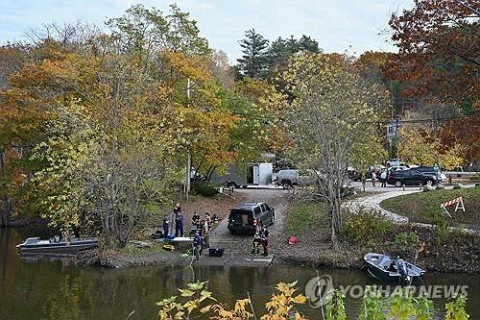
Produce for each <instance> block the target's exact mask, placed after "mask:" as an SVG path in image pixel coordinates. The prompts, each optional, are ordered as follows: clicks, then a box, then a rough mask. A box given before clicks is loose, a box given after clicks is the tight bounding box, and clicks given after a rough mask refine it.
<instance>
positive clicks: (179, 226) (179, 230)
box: [175, 211, 183, 237]
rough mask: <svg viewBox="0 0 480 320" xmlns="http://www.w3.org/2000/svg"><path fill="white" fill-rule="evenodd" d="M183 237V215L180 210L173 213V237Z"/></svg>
mask: <svg viewBox="0 0 480 320" xmlns="http://www.w3.org/2000/svg"><path fill="white" fill-rule="evenodd" d="M178 236H180V237H183V215H182V211H177V213H175V237H178Z"/></svg>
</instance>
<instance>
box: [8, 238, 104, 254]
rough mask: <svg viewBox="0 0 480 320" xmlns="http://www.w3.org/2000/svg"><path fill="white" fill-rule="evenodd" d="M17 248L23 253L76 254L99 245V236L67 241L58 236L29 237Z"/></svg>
mask: <svg viewBox="0 0 480 320" xmlns="http://www.w3.org/2000/svg"><path fill="white" fill-rule="evenodd" d="M16 247H17V249H18V250H19V251H20V252H21V253H22V254H23V253H28V254H52V255H75V254H77V253H79V252H80V251H85V250H89V249H93V248H96V247H98V238H75V237H72V238H70V241H69V242H68V243H67V242H66V241H65V240H64V239H60V238H59V237H58V236H55V237H51V238H50V239H48V240H42V239H40V237H32V238H27V239H26V240H25V241H24V242H23V243H20V244H17V246H16Z"/></svg>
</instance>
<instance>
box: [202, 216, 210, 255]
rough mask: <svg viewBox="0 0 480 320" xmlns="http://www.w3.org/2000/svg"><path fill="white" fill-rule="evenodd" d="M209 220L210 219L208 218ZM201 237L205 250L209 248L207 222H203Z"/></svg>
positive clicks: (208, 226)
mask: <svg viewBox="0 0 480 320" xmlns="http://www.w3.org/2000/svg"><path fill="white" fill-rule="evenodd" d="M208 218H210V217H208ZM202 235H203V240H204V243H205V247H206V248H210V243H209V240H210V225H209V224H208V221H207V220H205V221H204V223H203V225H202Z"/></svg>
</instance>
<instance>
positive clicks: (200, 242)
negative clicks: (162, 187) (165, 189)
mask: <svg viewBox="0 0 480 320" xmlns="http://www.w3.org/2000/svg"><path fill="white" fill-rule="evenodd" d="M171 220H175V237H179V236H180V237H183V234H184V232H183V227H184V217H183V214H182V208H181V207H180V204H179V203H177V204H176V205H175V207H174V208H173V217H172V214H168V213H166V214H164V216H163V237H165V238H167V237H168V236H173V227H172V226H171ZM219 220H220V218H219V217H218V216H217V215H214V216H213V217H210V214H209V213H208V212H206V213H205V215H204V217H203V219H202V218H201V217H200V215H199V214H198V212H196V211H194V213H193V216H192V232H191V234H190V236H192V235H193V247H194V254H195V258H196V260H197V261H199V260H200V255H201V252H202V250H203V248H210V242H209V239H210V230H211V227H212V223H213V222H214V221H219ZM269 235H270V233H269V231H268V230H267V228H266V227H265V226H263V224H261V225H259V226H257V228H256V231H255V235H254V236H253V245H252V254H255V253H256V254H260V246H262V247H263V255H264V256H268V236H269Z"/></svg>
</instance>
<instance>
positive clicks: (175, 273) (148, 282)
mask: <svg viewBox="0 0 480 320" xmlns="http://www.w3.org/2000/svg"><path fill="white" fill-rule="evenodd" d="M34 235H39V236H44V235H43V234H42V233H41V232H35V233H32V231H31V230H30V231H27V230H18V229H12V228H10V229H1V228H0V319H1V320H32V319H35V320H37V319H42V320H43V319H44V320H62V319H65V320H67V319H68V320H77V319H78V320H93V319H95V320H97V319H102V320H103V319H106V320H109V319H112V320H113V319H115V320H118V319H127V318H128V316H129V315H130V314H131V316H130V318H129V319H131V320H135V319H142V320H146V319H158V317H157V314H158V307H157V306H156V305H155V303H156V302H157V301H160V300H161V299H163V298H166V297H169V296H170V295H174V294H177V293H178V291H177V290H176V289H177V288H183V287H184V286H185V284H187V283H189V282H191V281H192V280H193V279H195V280H200V281H208V288H209V290H211V291H213V292H214V295H215V297H217V298H218V299H219V300H220V301H221V302H225V303H228V304H230V305H231V304H232V302H233V301H235V300H236V299H240V298H245V297H246V295H247V292H250V295H251V297H252V299H253V301H254V306H255V309H256V311H257V313H258V312H259V311H262V310H263V304H264V303H265V302H266V301H267V300H268V299H269V294H270V293H271V292H273V291H274V288H275V285H276V284H277V283H278V282H281V281H283V282H291V281H294V280H298V287H299V288H300V289H301V291H303V290H304V287H305V285H306V284H307V282H308V281H309V280H310V279H311V278H312V277H315V275H316V273H315V270H313V269H311V268H304V267H293V266H280V265H273V266H271V267H269V268H258V269H249V268H237V267H225V268H224V267H202V268H196V269H195V270H194V272H192V271H191V270H190V269H188V270H179V269H175V268H171V267H168V266H157V267H148V268H140V269H133V270H106V269H97V268H92V269H84V268H78V267H74V266H73V265H72V264H71V263H70V264H69V263H68V262H66V261H63V262H62V261H58V260H53V261H52V260H47V259H39V260H31V259H30V260H25V259H21V258H20V257H19V256H18V255H17V254H16V249H15V245H16V244H18V243H20V242H22V241H23V240H24V239H25V238H26V237H27V236H34ZM319 271H320V274H321V275H330V276H331V277H332V279H333V284H334V286H344V287H345V286H349V285H361V286H365V285H368V284H374V283H375V281H374V280H373V279H371V278H370V277H368V276H367V274H366V273H364V272H362V271H352V270H349V271H346V270H331V269H322V270H319ZM425 283H426V284H428V285H451V284H455V285H467V286H468V298H469V302H468V306H467V308H468V311H469V313H470V315H471V319H480V303H479V302H480V276H470V275H448V274H447V275H446V274H429V275H428V276H427V277H426V278H425ZM353 293H354V295H355V294H357V292H355V291H353ZM346 302H347V312H348V315H349V319H356V314H355V312H356V310H358V306H359V304H360V302H359V300H358V299H353V298H348V297H347V300H346ZM435 302H436V303H435V304H436V306H439V305H441V304H443V303H444V301H443V300H435ZM442 309H443V307H442V308H439V310H438V312H439V313H442ZM301 311H302V312H303V313H305V315H307V316H308V317H309V318H310V319H312V320H313V319H321V313H320V309H313V308H310V307H308V306H304V307H302V308H301ZM132 313H133V314H132Z"/></svg>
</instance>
